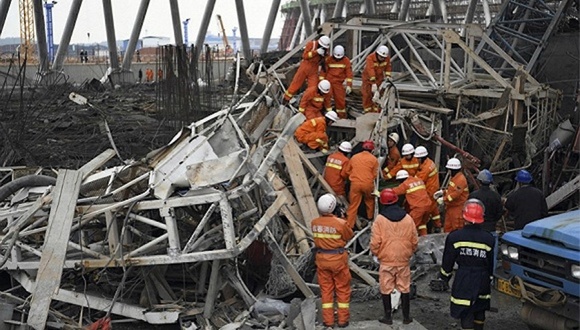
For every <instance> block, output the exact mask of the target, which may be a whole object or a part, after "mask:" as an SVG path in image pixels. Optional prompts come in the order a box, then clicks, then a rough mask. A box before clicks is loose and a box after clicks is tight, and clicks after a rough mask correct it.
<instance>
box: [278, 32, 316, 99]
mask: <svg viewBox="0 0 580 330" xmlns="http://www.w3.org/2000/svg"><path fill="white" fill-rule="evenodd" d="M318 48H319V46H318V41H317V40H313V41H310V42H309V43H308V44H306V47H304V52H303V53H302V62H300V66H299V67H298V70H297V71H296V74H294V78H292V82H291V83H290V86H288V89H287V90H286V93H284V99H285V100H286V101H289V100H290V99H291V98H292V97H293V96H294V94H296V92H298V90H299V89H300V88H301V87H302V85H303V84H304V80H306V81H307V84H308V87H313V86H317V85H318V80H319V76H318V66H319V64H320V60H321V59H323V57H322V56H320V54H318V53H317V52H316V50H317V49H318Z"/></svg>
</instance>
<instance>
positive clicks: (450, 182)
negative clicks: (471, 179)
mask: <svg viewBox="0 0 580 330" xmlns="http://www.w3.org/2000/svg"><path fill="white" fill-rule="evenodd" d="M449 185H450V186H451V187H457V185H455V182H453V181H449Z"/></svg>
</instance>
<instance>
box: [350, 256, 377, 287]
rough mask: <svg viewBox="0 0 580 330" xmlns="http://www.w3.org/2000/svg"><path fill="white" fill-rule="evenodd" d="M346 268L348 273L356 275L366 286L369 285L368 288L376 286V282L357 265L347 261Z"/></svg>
mask: <svg viewBox="0 0 580 330" xmlns="http://www.w3.org/2000/svg"><path fill="white" fill-rule="evenodd" d="M348 267H349V268H350V271H351V272H353V273H355V274H357V275H358V276H359V277H360V278H361V279H362V280H363V281H365V282H366V283H367V284H368V285H370V286H375V285H377V281H376V280H375V279H374V277H372V276H371V275H369V274H368V273H367V272H366V270H364V269H362V268H360V267H359V266H358V265H357V264H355V263H354V262H352V261H351V260H349V261H348Z"/></svg>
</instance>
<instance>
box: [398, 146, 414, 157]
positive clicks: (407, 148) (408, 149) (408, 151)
mask: <svg viewBox="0 0 580 330" xmlns="http://www.w3.org/2000/svg"><path fill="white" fill-rule="evenodd" d="M414 152H415V147H413V145H412V144H410V143H406V144H404V145H403V149H401V155H403V156H406V155H411V154H413V153H414Z"/></svg>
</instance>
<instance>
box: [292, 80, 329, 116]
mask: <svg viewBox="0 0 580 330" xmlns="http://www.w3.org/2000/svg"><path fill="white" fill-rule="evenodd" d="M322 109H326V111H330V110H332V106H331V105H330V93H326V94H320V92H319V91H318V86H311V87H308V88H307V89H306V91H305V92H304V95H302V99H301V100H300V106H299V107H298V111H300V112H302V113H303V114H304V116H306V119H312V118H316V117H320V116H323V115H324V113H323V112H322V111H321V110H322Z"/></svg>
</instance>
